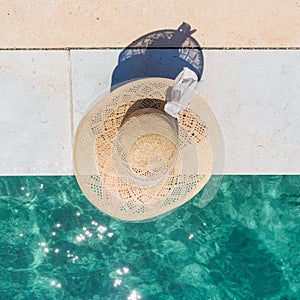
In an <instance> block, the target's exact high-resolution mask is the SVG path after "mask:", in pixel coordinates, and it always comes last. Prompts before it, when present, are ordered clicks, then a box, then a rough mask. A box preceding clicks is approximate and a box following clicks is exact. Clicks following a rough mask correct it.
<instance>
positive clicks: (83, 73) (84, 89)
mask: <svg viewBox="0 0 300 300" xmlns="http://www.w3.org/2000/svg"><path fill="white" fill-rule="evenodd" d="M120 52H121V50H72V51H71V66H72V94H73V112H74V128H75V129H76V127H77V125H78V123H79V121H80V119H81V118H82V117H83V115H84V114H85V112H87V110H88V109H89V108H90V107H91V106H92V104H93V103H94V101H95V100H97V98H98V97H99V96H101V95H103V93H108V92H109V91H110V85H111V76H112V72H113V70H114V68H115V66H116V65H117V64H118V56H119V53H120Z"/></svg>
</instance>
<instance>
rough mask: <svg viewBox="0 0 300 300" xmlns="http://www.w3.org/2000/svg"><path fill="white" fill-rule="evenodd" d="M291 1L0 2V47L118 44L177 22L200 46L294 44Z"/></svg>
mask: <svg viewBox="0 0 300 300" xmlns="http://www.w3.org/2000/svg"><path fill="white" fill-rule="evenodd" d="M299 16H300V2H299V1H293V0H253V1H246V0H243V1H238V0H236V1H233V0H231V1H220V0H189V1H188V0H176V1H175V0H172V1H171V0H168V1H166V0H163V1H161V0H160V1H158V0H153V1H147V0H135V1H121V0H97V1H95V0H92V1H85V0H70V1H61V0H60V1H57V0H48V1H46V0H26V1H21V0H0V48H63V47H124V46H126V45H127V44H129V43H130V42H131V41H133V40H134V39H136V38H138V37H140V36H141V35H143V34H145V33H148V32H151V31H154V30H158V29H168V28H171V29H175V28H177V27H178V26H179V25H180V24H181V23H182V21H185V22H188V23H189V24H190V25H191V26H192V27H193V28H196V29H197V32H196V33H195V34H194V36H195V38H196V39H197V40H198V41H199V42H200V44H201V45H202V46H203V47H221V48H223V47H282V48H286V47H300V17H299Z"/></svg>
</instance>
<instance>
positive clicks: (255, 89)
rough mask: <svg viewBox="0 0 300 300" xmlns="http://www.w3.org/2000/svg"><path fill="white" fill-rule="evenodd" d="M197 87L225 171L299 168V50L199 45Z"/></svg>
mask: <svg viewBox="0 0 300 300" xmlns="http://www.w3.org/2000/svg"><path fill="white" fill-rule="evenodd" d="M204 55H205V63H206V64H205V66H206V68H205V73H204V76H203V85H202V87H201V86H200V87H199V89H200V91H201V93H202V95H203V96H204V98H205V99H206V100H207V101H208V103H209V104H210V105H211V107H212V108H213V110H214V111H215V113H216V115H217V117H218V119H219V121H220V124H221V127H222V129H223V133H224V139H225V144H226V167H225V173H226V174H299V173H300V155H299V153H300V134H299V128H300V102H299V100H300V51H291V50H281V51H278V50H260V51H259V50H249V51H245V50H240V51H238V50H235V51H205V52H204Z"/></svg>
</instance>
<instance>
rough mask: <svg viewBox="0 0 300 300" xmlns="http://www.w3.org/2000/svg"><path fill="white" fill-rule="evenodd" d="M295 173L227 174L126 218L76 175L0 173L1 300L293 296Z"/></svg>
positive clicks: (298, 268)
mask: <svg viewBox="0 0 300 300" xmlns="http://www.w3.org/2000/svg"><path fill="white" fill-rule="evenodd" d="M299 187H300V176H225V177H224V179H223V183H222V185H221V187H220V189H219V191H218V193H217V195H216V197H215V198H214V200H213V201H212V202H211V203H210V204H209V205H208V206H207V207H205V208H204V209H200V208H199V207H198V202H199V196H196V197H195V198H194V199H193V200H191V201H190V202H188V203H186V204H185V205H183V206H182V207H180V208H178V209H177V210H175V211H174V212H173V213H171V214H169V215H167V216H165V217H164V218H162V219H159V220H156V221H153V222H148V223H124V222H122V221H118V220H115V219H112V218H110V217H108V216H106V215H104V214H102V213H101V212H100V211H98V210H97V209H96V208H94V207H93V206H92V205H91V204H90V203H89V202H88V201H87V200H86V199H85V197H84V196H83V195H82V193H81V191H80V189H79V187H78V185H77V182H76V180H75V178H74V177H73V176H69V177H68V176H62V177H36V176H32V177H0V232H1V236H0V258H1V260H0V299H281V300H287V299H300V228H299V225H300V191H299Z"/></svg>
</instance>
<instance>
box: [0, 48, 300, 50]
mask: <svg viewBox="0 0 300 300" xmlns="http://www.w3.org/2000/svg"><path fill="white" fill-rule="evenodd" d="M125 48H127V47H60V48H9V47H8V48H0V51H11V50H13V51H24V50H25V51H36V50H39V51H61V50H68V51H71V50H122V49H125ZM142 48H143V47H133V48H132V49H142ZM184 48H189V47H184ZM150 49H174V48H168V47H157V48H150ZM201 49H202V50H300V47H201Z"/></svg>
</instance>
